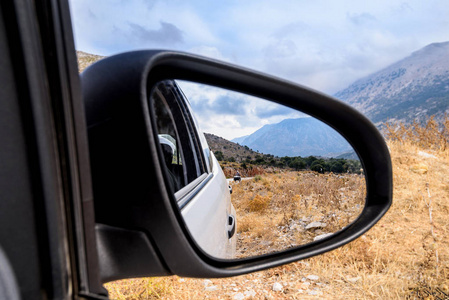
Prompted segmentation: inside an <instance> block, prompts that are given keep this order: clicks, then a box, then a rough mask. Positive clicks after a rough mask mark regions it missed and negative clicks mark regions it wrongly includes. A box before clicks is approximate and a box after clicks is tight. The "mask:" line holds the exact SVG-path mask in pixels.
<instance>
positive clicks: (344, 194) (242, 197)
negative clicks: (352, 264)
mask: <svg viewBox="0 0 449 300" xmlns="http://www.w3.org/2000/svg"><path fill="white" fill-rule="evenodd" d="M364 199H365V181H364V177H363V176H361V175H356V174H343V175H342V174H338V175H337V174H332V173H329V174H319V173H316V172H310V171H300V172H292V171H291V172H282V173H280V174H265V175H259V176H256V177H255V178H254V179H253V180H244V181H242V182H240V183H234V184H233V197H232V202H233V204H234V207H235V208H236V212H237V220H238V223H237V225H238V226H237V228H238V234H237V238H238V240H237V257H247V256H254V255H260V254H266V253H271V252H276V251H280V250H282V249H287V248H291V247H294V246H298V245H303V244H306V243H310V242H312V241H313V240H314V238H315V237H316V236H318V235H322V234H326V233H333V232H336V231H338V230H341V229H342V228H343V227H345V226H347V225H349V224H350V223H351V222H352V221H354V220H355V218H357V216H359V215H360V213H361V211H362V209H363V204H364ZM312 222H320V223H322V224H325V225H324V227H322V228H313V229H306V226H307V225H309V224H310V223H312Z"/></svg>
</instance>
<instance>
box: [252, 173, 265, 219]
mask: <svg viewBox="0 0 449 300" xmlns="http://www.w3.org/2000/svg"><path fill="white" fill-rule="evenodd" d="M259 177H260V176H259ZM269 203H270V197H268V196H265V197H264V196H261V195H256V197H254V199H253V200H251V201H250V202H249V204H248V208H249V211H252V212H261V211H263V210H265V209H266V208H267V207H268V204H269Z"/></svg>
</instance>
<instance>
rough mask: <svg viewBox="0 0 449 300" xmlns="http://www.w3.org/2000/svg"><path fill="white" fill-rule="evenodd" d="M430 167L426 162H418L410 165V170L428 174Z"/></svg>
mask: <svg viewBox="0 0 449 300" xmlns="http://www.w3.org/2000/svg"><path fill="white" fill-rule="evenodd" d="M428 170H429V168H428V167H427V165H425V164H416V165H413V166H411V167H410V171H412V172H413V173H417V174H426V173H427V171H428Z"/></svg>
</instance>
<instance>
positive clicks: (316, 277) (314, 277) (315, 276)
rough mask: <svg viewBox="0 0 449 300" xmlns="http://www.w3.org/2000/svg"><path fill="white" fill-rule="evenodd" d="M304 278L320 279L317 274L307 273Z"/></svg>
mask: <svg viewBox="0 0 449 300" xmlns="http://www.w3.org/2000/svg"><path fill="white" fill-rule="evenodd" d="M306 278H307V279H309V280H312V281H317V280H318V279H320V277H318V276H317V275H307V276H306Z"/></svg>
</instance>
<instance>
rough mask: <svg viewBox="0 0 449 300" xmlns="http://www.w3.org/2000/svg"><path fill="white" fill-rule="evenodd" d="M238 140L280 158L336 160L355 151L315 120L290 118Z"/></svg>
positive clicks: (327, 127) (342, 139)
mask: <svg viewBox="0 0 449 300" xmlns="http://www.w3.org/2000/svg"><path fill="white" fill-rule="evenodd" d="M235 140H237V139H235ZM235 140H233V141H235ZM238 140H239V141H240V143H241V144H242V145H246V146H248V147H250V148H252V149H255V150H258V151H260V152H263V153H270V154H273V155H276V156H303V157H306V156H310V155H313V156H327V157H335V156H338V155H341V154H343V153H347V152H352V147H351V146H350V145H349V144H348V143H347V142H346V140H345V139H344V138H343V137H342V136H341V135H340V134H338V133H337V132H336V131H335V130H333V129H332V128H330V127H329V126H327V125H326V124H324V123H323V122H321V121H319V120H317V119H315V118H299V119H286V120H283V121H281V122H279V123H276V124H269V125H265V126H263V127H262V128H260V129H259V130H257V131H256V132H254V133H252V134H250V135H248V136H246V137H244V138H238Z"/></svg>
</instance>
